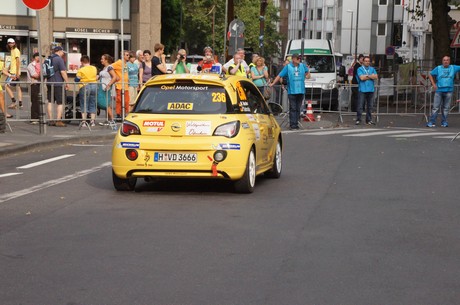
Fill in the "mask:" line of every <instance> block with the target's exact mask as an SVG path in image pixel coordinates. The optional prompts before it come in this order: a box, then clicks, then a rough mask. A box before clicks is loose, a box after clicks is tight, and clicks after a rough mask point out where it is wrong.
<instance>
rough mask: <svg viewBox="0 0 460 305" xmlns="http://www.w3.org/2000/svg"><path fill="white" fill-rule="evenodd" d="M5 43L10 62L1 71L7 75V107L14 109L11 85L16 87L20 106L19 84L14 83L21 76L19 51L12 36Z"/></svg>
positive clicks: (14, 101) (14, 102)
mask: <svg viewBox="0 0 460 305" xmlns="http://www.w3.org/2000/svg"><path fill="white" fill-rule="evenodd" d="M7 43H8V45H7V47H8V51H10V56H11V57H10V58H11V63H10V64H9V67H8V65H7V66H6V67H4V71H3V73H4V74H5V75H6V77H7V81H6V86H5V89H6V92H7V93H8V95H9V96H10V98H11V105H10V106H8V108H10V109H16V99H15V98H14V93H13V90H12V89H11V87H16V91H17V92H18V100H19V107H20V108H22V92H21V86H19V85H18V84H16V83H15V82H18V81H19V78H20V76H21V52H20V51H19V49H18V48H17V46H16V42H15V41H14V39H13V38H8V41H7Z"/></svg>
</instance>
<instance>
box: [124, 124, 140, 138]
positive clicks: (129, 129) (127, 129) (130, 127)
mask: <svg viewBox="0 0 460 305" xmlns="http://www.w3.org/2000/svg"><path fill="white" fill-rule="evenodd" d="M120 132H121V134H122V135H123V136H125V137H126V136H130V135H134V134H141V130H140V129H139V126H137V125H136V124H134V123H131V122H129V121H124V122H123V124H122V125H121V129H120Z"/></svg>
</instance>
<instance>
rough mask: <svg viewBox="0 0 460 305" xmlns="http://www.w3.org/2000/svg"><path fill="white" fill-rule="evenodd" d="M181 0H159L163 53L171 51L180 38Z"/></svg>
mask: <svg viewBox="0 0 460 305" xmlns="http://www.w3.org/2000/svg"><path fill="white" fill-rule="evenodd" d="M180 10H181V0H161V16H162V24H161V40H162V41H161V43H162V44H164V45H165V53H169V52H171V51H173V50H174V49H175V47H176V45H178V44H179V39H180Z"/></svg>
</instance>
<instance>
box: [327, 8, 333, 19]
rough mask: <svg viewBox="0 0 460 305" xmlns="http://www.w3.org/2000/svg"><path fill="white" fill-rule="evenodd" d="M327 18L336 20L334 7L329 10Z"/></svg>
mask: <svg viewBox="0 0 460 305" xmlns="http://www.w3.org/2000/svg"><path fill="white" fill-rule="evenodd" d="M326 18H327V19H334V8H333V7H332V6H331V7H328V8H327V16H326Z"/></svg>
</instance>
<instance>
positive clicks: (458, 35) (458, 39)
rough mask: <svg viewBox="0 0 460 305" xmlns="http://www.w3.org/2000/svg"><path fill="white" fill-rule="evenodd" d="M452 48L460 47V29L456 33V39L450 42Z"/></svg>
mask: <svg viewBox="0 0 460 305" xmlns="http://www.w3.org/2000/svg"><path fill="white" fill-rule="evenodd" d="M450 47H451V48H460V29H458V30H457V32H456V33H455V36H454V39H452V42H451V43H450Z"/></svg>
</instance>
